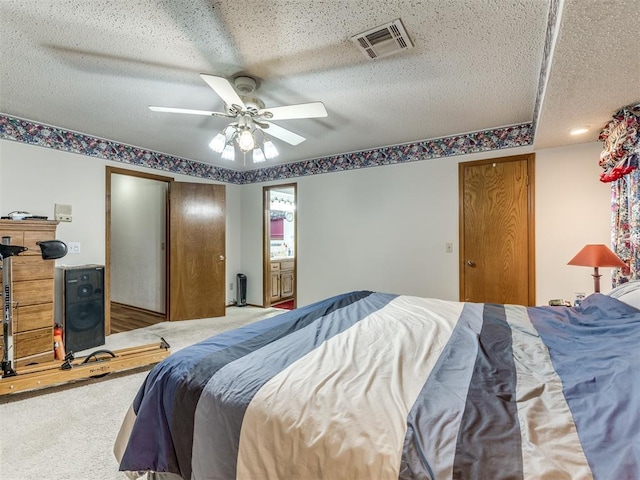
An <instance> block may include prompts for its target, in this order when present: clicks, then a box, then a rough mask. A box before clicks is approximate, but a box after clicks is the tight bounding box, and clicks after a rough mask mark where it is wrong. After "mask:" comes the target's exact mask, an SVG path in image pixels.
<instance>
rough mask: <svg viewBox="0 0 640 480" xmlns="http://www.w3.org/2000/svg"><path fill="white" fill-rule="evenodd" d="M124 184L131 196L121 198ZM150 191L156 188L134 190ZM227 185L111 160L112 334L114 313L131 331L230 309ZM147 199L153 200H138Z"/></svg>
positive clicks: (108, 308)
mask: <svg viewBox="0 0 640 480" xmlns="http://www.w3.org/2000/svg"><path fill="white" fill-rule="evenodd" d="M122 185H128V186H130V190H131V192H130V195H131V196H127V197H123V195H122V191H123V190H122V189H121V188H120V187H121V186H122ZM144 190H153V191H154V192H155V193H154V194H153V195H150V196H145V195H143V196H136V195H138V194H141V192H142V191H144ZM225 192H226V188H225V186H224V185H219V184H209V183H188V182H175V181H174V179H173V178H169V177H162V176H158V175H150V174H146V173H142V172H136V171H131V170H126V169H118V168H112V167H107V171H106V252H105V256H106V265H105V291H104V295H105V333H106V334H107V335H108V334H110V333H112V332H114V329H113V328H112V322H113V321H114V320H117V321H119V322H120V323H123V324H124V327H122V328H125V329H126V330H132V329H135V328H138V327H143V326H147V325H149V324H152V323H157V322H159V321H164V320H168V321H174V320H191V319H198V318H209V317H220V316H223V315H224V314H225V289H224V286H225V269H226V257H225V255H226V252H225V224H226V208H225V197H226V194H225ZM121 197H122V198H121ZM143 199H145V200H146V201H148V202H151V203H153V205H144V206H141V205H139V204H140V203H142V201H143ZM123 212H124V213H123ZM119 216H123V217H124V218H125V220H122V219H120V218H119ZM147 217H149V218H147ZM141 226H143V228H140V227H141ZM147 254H150V255H148V256H147ZM119 282H122V283H123V284H120V283H119ZM121 299H124V300H121ZM118 316H120V317H123V318H116V317H118ZM144 322H146V323H147V324H146V325H145V324H144Z"/></svg>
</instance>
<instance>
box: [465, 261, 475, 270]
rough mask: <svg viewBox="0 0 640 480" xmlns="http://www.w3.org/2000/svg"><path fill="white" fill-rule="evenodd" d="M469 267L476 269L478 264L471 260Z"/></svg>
mask: <svg viewBox="0 0 640 480" xmlns="http://www.w3.org/2000/svg"><path fill="white" fill-rule="evenodd" d="M467 265H469V266H470V267H471V268H476V262H473V261H471V260H467Z"/></svg>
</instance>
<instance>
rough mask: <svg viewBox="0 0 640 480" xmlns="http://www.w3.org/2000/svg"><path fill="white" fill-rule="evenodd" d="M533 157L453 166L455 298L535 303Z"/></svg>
mask: <svg viewBox="0 0 640 480" xmlns="http://www.w3.org/2000/svg"><path fill="white" fill-rule="evenodd" d="M534 160H535V154H533V153H532V154H527V155H515V156H511V157H503V158H498V159H489V160H481V161H476V162H462V163H460V164H459V165H458V177H459V204H460V218H459V221H460V258H459V261H460V301H462V302H484V303H501V304H504V303H509V304H517V305H535V244H534V240H535V235H534Z"/></svg>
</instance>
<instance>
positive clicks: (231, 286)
mask: <svg viewBox="0 0 640 480" xmlns="http://www.w3.org/2000/svg"><path fill="white" fill-rule="evenodd" d="M229 290H233V282H231V283H230V284H229Z"/></svg>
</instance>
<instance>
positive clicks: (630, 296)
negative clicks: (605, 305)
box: [607, 280, 640, 309]
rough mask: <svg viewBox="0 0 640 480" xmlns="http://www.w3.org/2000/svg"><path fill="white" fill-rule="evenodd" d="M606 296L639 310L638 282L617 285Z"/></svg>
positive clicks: (639, 292) (639, 284)
mask: <svg viewBox="0 0 640 480" xmlns="http://www.w3.org/2000/svg"><path fill="white" fill-rule="evenodd" d="M607 295H609V296H611V297H613V298H617V299H618V300H620V301H621V302H624V303H627V304H629V305H631V306H632V307H635V308H637V309H640V280H632V281H630V282H626V283H623V284H622V285H618V286H617V287H615V288H614V289H612V290H611V291H610V292H609V293H608V294H607Z"/></svg>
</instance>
